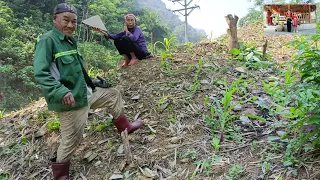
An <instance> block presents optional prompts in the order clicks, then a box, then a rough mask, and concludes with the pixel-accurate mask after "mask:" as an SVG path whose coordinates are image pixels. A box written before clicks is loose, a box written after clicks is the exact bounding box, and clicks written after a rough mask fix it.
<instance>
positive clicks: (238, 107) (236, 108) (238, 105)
mask: <svg viewBox="0 0 320 180" xmlns="http://www.w3.org/2000/svg"><path fill="white" fill-rule="evenodd" d="M241 109H242V106H241V104H237V105H236V106H235V107H234V108H233V110H234V111H241Z"/></svg>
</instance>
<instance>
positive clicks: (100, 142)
mask: <svg viewBox="0 0 320 180" xmlns="http://www.w3.org/2000/svg"><path fill="white" fill-rule="evenodd" d="M108 141H109V139H105V140H101V141H99V142H98V144H99V145H100V144H104V143H106V142H108Z"/></svg>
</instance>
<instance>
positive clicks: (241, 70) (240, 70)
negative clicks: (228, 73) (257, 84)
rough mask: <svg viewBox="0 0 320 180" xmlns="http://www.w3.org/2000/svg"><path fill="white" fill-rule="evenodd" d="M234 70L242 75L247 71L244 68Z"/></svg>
mask: <svg viewBox="0 0 320 180" xmlns="http://www.w3.org/2000/svg"><path fill="white" fill-rule="evenodd" d="M234 70H236V71H238V72H240V73H245V72H246V70H245V68H244V67H237V68H235V69H234Z"/></svg>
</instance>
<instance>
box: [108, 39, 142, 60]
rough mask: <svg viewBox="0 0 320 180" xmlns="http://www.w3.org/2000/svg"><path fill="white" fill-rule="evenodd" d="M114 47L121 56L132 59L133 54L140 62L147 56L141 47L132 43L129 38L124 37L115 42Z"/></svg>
mask: <svg viewBox="0 0 320 180" xmlns="http://www.w3.org/2000/svg"><path fill="white" fill-rule="evenodd" d="M114 45H115V46H116V48H117V50H118V52H119V54H120V55H123V54H125V55H127V56H128V57H129V59H131V58H132V57H131V55H130V53H131V52H133V53H134V54H135V55H136V57H137V58H138V59H139V60H142V59H145V57H146V56H147V54H146V53H145V52H143V51H142V50H141V48H140V47H139V45H138V44H137V43H135V42H132V41H131V40H130V39H129V37H122V38H119V39H116V40H114Z"/></svg>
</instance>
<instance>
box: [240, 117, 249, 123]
mask: <svg viewBox="0 0 320 180" xmlns="http://www.w3.org/2000/svg"><path fill="white" fill-rule="evenodd" d="M240 121H241V122H242V124H248V123H250V122H251V121H250V119H249V118H248V117H247V116H240Z"/></svg>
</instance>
